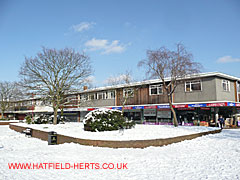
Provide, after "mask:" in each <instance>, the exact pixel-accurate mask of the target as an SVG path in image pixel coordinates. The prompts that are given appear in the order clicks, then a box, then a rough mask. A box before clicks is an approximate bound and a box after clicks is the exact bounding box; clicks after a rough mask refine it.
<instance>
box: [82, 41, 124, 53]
mask: <svg viewBox="0 0 240 180" xmlns="http://www.w3.org/2000/svg"><path fill="white" fill-rule="evenodd" d="M85 46H86V47H87V48H88V50H90V51H96V50H101V51H102V52H101V53H102V54H110V53H121V52H123V51H125V49H126V45H123V44H119V41H118V40H114V41H112V42H109V41H108V40H106V39H95V38H93V39H91V40H89V41H87V42H86V43H85Z"/></svg>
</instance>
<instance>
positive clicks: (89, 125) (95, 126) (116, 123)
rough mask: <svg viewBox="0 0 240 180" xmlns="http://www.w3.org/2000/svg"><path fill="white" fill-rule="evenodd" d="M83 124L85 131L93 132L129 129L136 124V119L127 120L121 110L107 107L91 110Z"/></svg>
mask: <svg viewBox="0 0 240 180" xmlns="http://www.w3.org/2000/svg"><path fill="white" fill-rule="evenodd" d="M83 124H84V130H85V131H92V132H96V131H113V130H119V129H129V128H132V127H134V126H135V122H134V121H128V120H125V118H124V117H123V116H122V112H121V111H118V110H113V109H105V108H101V109H97V110H94V111H91V112H89V113H88V114H87V115H86V116H85V118H84V120H83Z"/></svg>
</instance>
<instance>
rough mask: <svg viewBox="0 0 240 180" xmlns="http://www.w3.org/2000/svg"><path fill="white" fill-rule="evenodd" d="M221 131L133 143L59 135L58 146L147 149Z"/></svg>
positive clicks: (37, 135) (15, 127)
mask: <svg viewBox="0 0 240 180" xmlns="http://www.w3.org/2000/svg"><path fill="white" fill-rule="evenodd" d="M9 127H10V129H13V130H15V131H17V132H22V131H23V130H25V129H27V127H21V126H18V125H13V124H10V125H9ZM220 132H221V129H219V130H214V131H208V132H201V133H196V134H190V135H185V136H178V137H172V138H166V139H153V140H132V141H107V140H91V139H81V138H74V137H69V136H64V135H61V134H57V144H63V143H71V142H73V143H78V144H81V145H87V146H97V147H109V148H146V147H149V146H165V145H169V144H172V143H177V142H181V141H184V140H191V139H194V138H197V137H200V136H204V135H208V134H215V133H220ZM32 137H35V138H39V139H41V140H44V141H47V140H48V132H45V131H40V130H35V129H32Z"/></svg>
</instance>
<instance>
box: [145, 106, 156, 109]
mask: <svg viewBox="0 0 240 180" xmlns="http://www.w3.org/2000/svg"><path fill="white" fill-rule="evenodd" d="M144 109H157V106H144Z"/></svg>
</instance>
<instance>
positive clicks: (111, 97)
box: [107, 91, 115, 99]
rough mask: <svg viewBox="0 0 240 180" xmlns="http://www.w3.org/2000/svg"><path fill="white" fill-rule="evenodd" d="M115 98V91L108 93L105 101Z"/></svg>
mask: <svg viewBox="0 0 240 180" xmlns="http://www.w3.org/2000/svg"><path fill="white" fill-rule="evenodd" d="M114 98H115V91H108V94H107V99H114Z"/></svg>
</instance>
